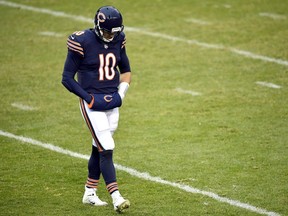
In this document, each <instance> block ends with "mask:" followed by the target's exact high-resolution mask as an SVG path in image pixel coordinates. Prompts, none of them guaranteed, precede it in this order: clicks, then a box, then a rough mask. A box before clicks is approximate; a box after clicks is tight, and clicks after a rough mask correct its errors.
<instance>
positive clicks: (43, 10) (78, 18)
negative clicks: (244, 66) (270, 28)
mask: <svg viewBox="0 0 288 216" xmlns="http://www.w3.org/2000/svg"><path fill="white" fill-rule="evenodd" d="M0 5H4V6H8V7H13V8H20V9H22V10H29V11H34V12H38V13H45V14H49V15H52V16H56V17H64V18H69V19H72V20H76V21H82V22H86V23H90V24H93V20H92V19H90V18H87V17H83V16H76V15H71V14H67V13H65V12H61V11H53V10H50V9H46V8H37V7H33V6H27V5H23V4H18V3H14V2H9V1H2V0H1V1H0ZM125 30H126V31H127V32H129V31H130V32H135V33H138V34H143V35H148V36H151V37H157V38H162V39H167V40H172V41H179V42H185V43H187V44H192V45H197V46H200V47H205V48H210V49H222V50H228V51H230V52H232V53H235V54H238V55H242V56H245V57H247V58H252V59H258V60H261V61H264V62H272V63H276V64H280V65H284V66H288V60H283V59H276V58H271V57H268V56H262V55H258V54H254V53H252V52H249V51H245V50H239V49H235V48H232V47H226V46H223V45H218V44H209V43H204V42H200V41H197V40H187V39H185V38H180V37H174V36H169V35H167V34H161V33H157V32H151V31H148V30H143V29H140V28H134V27H126V26H125Z"/></svg>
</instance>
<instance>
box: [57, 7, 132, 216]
mask: <svg viewBox="0 0 288 216" xmlns="http://www.w3.org/2000/svg"><path fill="white" fill-rule="evenodd" d="M122 22H123V20H122V15H121V13H120V12H119V11H118V10H117V9H116V8H115V7H113V6H104V7H101V8H99V9H98V10H97V12H96V15H95V19H94V24H95V26H94V28H91V29H87V30H84V31H77V32H74V33H73V34H72V35H70V36H69V37H68V39H67V47H68V54H67V58H66V62H65V65H64V70H63V74H62V84H63V85H64V86H65V87H66V88H67V89H68V90H69V91H70V92H72V93H74V94H75V95H76V96H78V97H79V98H80V110H81V113H82V116H83V118H84V120H85V122H86V124H87V126H88V128H89V130H90V132H91V135H92V152H91V156H90V159H89V162H88V177H87V181H86V184H85V192H84V195H83V200H82V201H83V203H88V204H91V205H95V206H103V205H107V202H104V201H102V200H100V198H99V197H98V196H97V188H98V184H99V179H100V175H101V174H102V176H103V178H104V181H105V184H106V188H107V190H108V192H109V193H110V194H111V197H112V202H113V205H114V209H115V210H116V211H117V212H120V213H121V212H122V211H123V210H124V209H127V208H129V206H130V202H129V201H128V200H127V199H125V198H123V197H122V196H121V194H120V192H119V188H118V184H117V180H116V172H115V167H114V164H113V149H114V147H115V143H114V139H113V137H112V136H113V133H114V132H115V130H116V129H117V126H118V119H119V107H120V106H121V104H122V101H123V99H124V97H125V94H126V92H127V90H128V88H129V84H130V82H131V69H130V64H129V59H128V57H127V54H126V49H125V44H126V38H125V34H124V32H123V29H124V26H123V24H122ZM76 74H77V80H76V79H75V75H76Z"/></svg>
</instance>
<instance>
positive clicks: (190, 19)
mask: <svg viewBox="0 0 288 216" xmlns="http://www.w3.org/2000/svg"><path fill="white" fill-rule="evenodd" d="M185 21H186V22H190V23H195V24H198V25H211V24H212V23H210V22H207V21H204V20H200V19H195V18H188V19H186V20H185Z"/></svg>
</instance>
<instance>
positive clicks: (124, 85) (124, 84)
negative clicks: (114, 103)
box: [118, 82, 129, 100]
mask: <svg viewBox="0 0 288 216" xmlns="http://www.w3.org/2000/svg"><path fill="white" fill-rule="evenodd" d="M128 88H129V83H127V82H121V83H120V84H119V86H118V93H119V95H120V97H121V99H122V100H123V99H124V97H125V94H126V92H127V91H128Z"/></svg>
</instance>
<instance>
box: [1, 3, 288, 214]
mask: <svg viewBox="0 0 288 216" xmlns="http://www.w3.org/2000/svg"><path fill="white" fill-rule="evenodd" d="M108 4H109V5H114V6H116V7H117V8H119V10H120V11H121V12H122V15H123V17H124V25H125V29H124V31H125V34H126V36H127V45H126V49H127V53H128V55H129V58H130V63H131V67H132V73H133V77H132V83H131V87H130V88H129V91H128V94H127V96H126V98H125V101H124V104H123V106H122V107H121V109H120V112H121V113H120V122H119V128H118V130H117V132H116V134H115V136H114V138H115V142H116V148H115V151H114V161H115V163H116V164H117V178H118V183H119V187H120V190H121V192H122V194H123V195H124V196H125V197H126V198H128V199H129V200H130V201H131V208H130V209H129V210H128V211H127V212H125V213H124V215H127V216H129V215H130V216H132V215H133V216H134V215H135V216H142V215H145V216H148V215H149V216H154V215H155V216H161V215H164V216H166V215H171V216H174V215H183V216H184V215H187V216H188V215H189V216H190V215H197V216H198V215H213V216H223V215H225V216H226V215H228V216H232V215H235V216H238V215H248V216H250V215H251V216H252V215H271V216H272V215H288V205H287V204H288V41H287V39H288V28H287V27H288V12H287V11H288V1H287V0H273V1H269V0H252V1H251V0H241V1H227V0H217V1H215V0H178V1H172V0H166V1H165V0H153V1H147V0H146V1H145V0H137V1H133V0H126V1H116V0H107V1H104V0H99V1H92V0H86V1H80V0H73V1H68V0H61V1H56V0H43V1H37V0H11V1H2V0H1V1H0V14H1V19H0V27H1V34H0V41H1V42H0V47H1V53H0V77H1V78H0V86H1V98H0V103H1V107H0V124H1V125H0V135H1V136H0V159H1V161H0V171H1V175H0V197H1V198H0V215H3V216H4V215H5V216H6V215H75V216H76V215H105V216H106V215H115V214H116V213H115V212H114V211H113V208H112V203H111V199H110V196H109V195H108V193H107V191H106V189H105V185H104V181H103V179H102V181H101V183H100V187H99V195H100V197H101V198H102V199H103V200H105V201H107V202H109V206H107V207H100V208H99V207H92V206H87V205H83V204H82V195H83V190H84V183H85V181H86V177H87V159H85V157H84V159H83V158H79V157H71V156H70V155H67V154H65V152H64V151H63V152H62V150H61V151H60V152H55V151H51V150H49V149H47V148H43V147H41V146H39V145H38V146H36V145H33V143H34V144H35V143H37V142H38V143H42V144H44V145H42V146H45V144H46V145H47V144H51V145H53V146H58V147H60V148H61V149H66V150H69V151H72V152H75V153H79V154H81V155H84V156H87V157H88V155H89V154H90V149H91V137H90V134H89V131H88V129H87V128H86V125H85V123H84V121H83V119H82V117H81V114H80V111H79V104H78V103H79V99H78V98H77V97H75V96H74V95H73V94H71V93H69V92H68V91H67V90H66V89H65V88H64V87H63V86H62V84H61V78H62V77H61V76H62V70H63V65H64V61H65V58H66V54H67V47H66V38H67V36H68V35H69V34H71V33H72V32H74V31H78V30H83V29H86V28H90V27H93V17H94V14H95V11H96V9H97V8H99V7H100V6H102V5H108ZM59 12H60V13H59ZM90 20H91V22H90ZM28 138H30V139H28ZM53 148H54V147H53ZM53 148H52V149H53ZM54 150H55V149H54ZM63 153H64V154H63ZM129 169H133V170H132V171H133V172H130V173H129V172H127V170H128V171H129ZM179 187H182V189H181V188H179ZM190 189H194V191H191V190H190ZM211 194H212V195H215V196H214V197H213V196H212V195H211ZM210 195H211V196H210Z"/></svg>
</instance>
